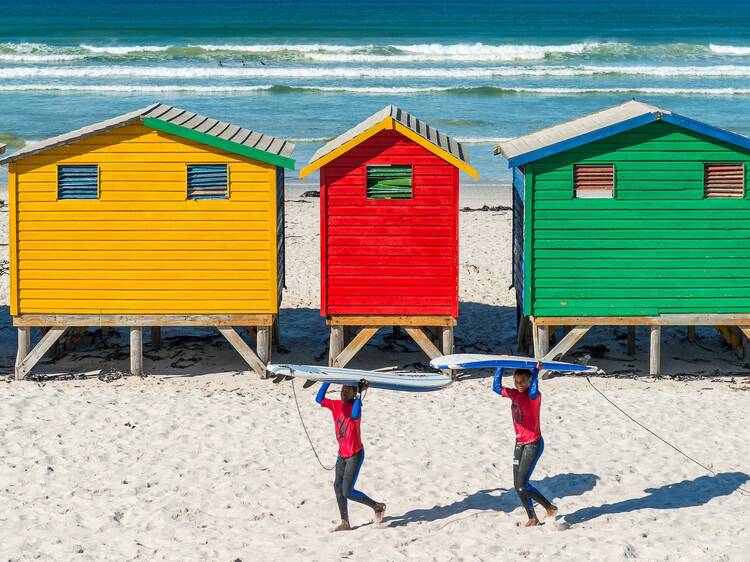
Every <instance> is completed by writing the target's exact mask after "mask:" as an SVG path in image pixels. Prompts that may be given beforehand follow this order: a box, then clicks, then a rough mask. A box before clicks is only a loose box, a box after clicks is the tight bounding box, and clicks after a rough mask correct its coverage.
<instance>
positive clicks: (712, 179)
mask: <svg viewBox="0 0 750 562" xmlns="http://www.w3.org/2000/svg"><path fill="white" fill-rule="evenodd" d="M703 186H704V194H705V196H706V197H744V196H745V165H744V164H704V166H703Z"/></svg>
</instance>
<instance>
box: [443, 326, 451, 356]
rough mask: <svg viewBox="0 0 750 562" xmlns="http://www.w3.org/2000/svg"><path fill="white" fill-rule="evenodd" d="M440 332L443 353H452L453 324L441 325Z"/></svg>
mask: <svg viewBox="0 0 750 562" xmlns="http://www.w3.org/2000/svg"><path fill="white" fill-rule="evenodd" d="M442 332H443V334H442V336H443V337H442V338H441V339H442V342H443V355H450V354H451V353H453V343H454V341H453V326H443V327H442Z"/></svg>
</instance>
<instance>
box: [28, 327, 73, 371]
mask: <svg viewBox="0 0 750 562" xmlns="http://www.w3.org/2000/svg"><path fill="white" fill-rule="evenodd" d="M65 330H66V328H50V329H49V330H47V333H46V334H44V336H43V337H42V339H41V340H40V341H39V343H38V344H36V347H35V348H34V349H32V350H31V351H30V352H29V353H27V354H26V357H24V358H23V359H22V360H21V361H20V362H19V363H18V364H17V365H16V378H17V379H24V378H26V375H28V374H29V373H30V372H31V369H32V368H33V367H34V365H36V364H37V363H39V360H40V359H41V358H42V357H44V354H45V353H47V351H49V349H50V348H51V347H52V346H53V345H54V344H55V342H56V341H57V340H59V339H60V336H62V335H63V334H64V333H65Z"/></svg>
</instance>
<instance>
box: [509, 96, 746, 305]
mask: <svg viewBox="0 0 750 562" xmlns="http://www.w3.org/2000/svg"><path fill="white" fill-rule="evenodd" d="M657 113H658V114H660V115H661V116H662V117H661V118H654V119H651V120H649V121H648V122H647V123H644V124H641V125H638V126H633V127H628V128H626V129H625V130H622V131H619V132H617V133H614V134H608V135H605V136H603V137H601V138H598V139H597V140H593V141H590V142H585V143H579V142H576V143H574V144H573V145H571V146H569V147H568V148H566V149H563V150H555V151H552V152H551V153H549V154H546V155H545V156H542V157H540V158H537V159H532V160H528V154H534V153H535V152H536V153H537V154H538V152H537V151H539V150H540V147H539V146H538V145H535V144H534V143H533V142H532V140H528V141H524V142H526V143H527V147H528V150H529V152H528V153H526V154H525V153H523V152H513V151H514V150H516V147H518V146H521V143H520V142H516V143H512V144H510V145H508V144H505V143H504V144H502V145H501V148H500V150H501V153H502V154H504V155H506V156H508V157H509V158H510V159H511V162H513V161H514V159H518V158H520V159H521V160H515V163H516V164H517V166H516V167H514V171H515V172H516V173H515V174H514V185H515V187H516V190H515V191H516V194H517V197H515V199H516V201H514V205H515V206H517V207H518V208H519V209H520V214H519V216H518V217H517V219H516V223H517V224H518V225H520V226H521V230H520V231H516V232H514V239H515V244H514V256H515V257H517V259H518V262H517V263H514V268H515V269H516V271H519V270H520V271H522V272H523V276H522V281H523V289H522V291H520V293H521V294H520V295H519V296H520V297H521V299H520V301H521V302H522V303H523V314H524V315H526V316H533V317H535V318H543V317H586V316H588V317H613V316H649V317H651V316H659V315H668V314H745V313H750V275H748V272H750V249H748V248H750V230H748V229H747V224H748V221H750V196H749V195H748V190H747V167H748V164H750V139H747V138H746V137H742V136H740V135H737V134H736V133H731V132H728V131H722V130H721V129H717V128H715V127H712V126H710V125H706V124H702V123H699V122H697V121H694V120H691V119H688V118H684V117H681V116H676V115H675V114H672V113H668V112H666V111H665V110H661V109H659V110H658V111H657ZM667 115H669V116H670V118H669V119H668V118H666V116H667ZM583 119H585V118H583ZM578 121H580V120H578ZM571 123H574V122H571ZM607 126H613V125H612V124H609V125H607ZM554 130H555V127H552V128H550V129H547V131H548V133H547V134H548V135H549V131H553V132H554ZM560 130H561V129H558V132H559V131H560ZM529 137H534V134H532V135H528V136H527V137H522V139H523V138H529ZM557 141H558V139H556V138H555V139H550V142H552V143H553V144H554V143H556V142H557ZM542 148H543V147H542ZM558 148H559V147H558ZM518 162H522V164H520V165H518ZM578 166H583V167H586V166H592V167H594V168H597V169H604V168H607V169H611V170H612V172H613V177H612V180H613V190H612V193H611V194H610V196H608V197H604V198H594V199H592V198H579V197H577V196H576V192H575V179H576V167H578ZM601 178H604V175H601ZM601 178H599V179H601ZM599 179H596V180H595V181H596V182H598V181H599ZM516 245H518V248H516ZM517 254H521V255H520V257H518V256H517ZM516 282H517V281H516Z"/></svg>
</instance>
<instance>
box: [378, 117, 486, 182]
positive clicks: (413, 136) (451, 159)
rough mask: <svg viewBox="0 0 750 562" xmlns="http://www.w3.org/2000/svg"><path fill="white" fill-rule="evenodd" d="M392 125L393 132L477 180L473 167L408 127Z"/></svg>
mask: <svg viewBox="0 0 750 562" xmlns="http://www.w3.org/2000/svg"><path fill="white" fill-rule="evenodd" d="M393 125H394V126H393V128H394V130H396V131H398V132H399V133H401V134H402V135H404V136H405V137H406V138H408V139H410V140H412V141H414V142H415V143H417V144H418V145H419V146H421V147H423V148H425V149H427V150H429V151H430V152H432V153H433V154H434V155H435V156H437V157H438V158H442V159H443V160H445V161H446V162H448V163H449V164H453V165H454V166H455V167H456V168H458V169H459V170H463V171H464V172H466V173H467V174H469V175H470V176H471V177H472V178H474V179H477V178H479V173H478V172H477V171H476V170H475V169H474V168H473V167H471V166H470V165H469V164H467V163H466V162H464V161H463V160H459V159H458V158H456V157H455V156H453V155H452V154H450V153H449V152H446V151H445V150H443V149H442V148H440V147H439V146H436V145H435V144H433V143H431V142H430V141H428V140H427V139H426V138H424V137H423V136H421V135H418V134H417V133H415V132H414V131H412V130H411V129H410V128H409V127H405V126H404V125H402V124H401V123H398V122H394V124H393Z"/></svg>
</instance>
